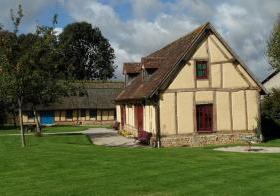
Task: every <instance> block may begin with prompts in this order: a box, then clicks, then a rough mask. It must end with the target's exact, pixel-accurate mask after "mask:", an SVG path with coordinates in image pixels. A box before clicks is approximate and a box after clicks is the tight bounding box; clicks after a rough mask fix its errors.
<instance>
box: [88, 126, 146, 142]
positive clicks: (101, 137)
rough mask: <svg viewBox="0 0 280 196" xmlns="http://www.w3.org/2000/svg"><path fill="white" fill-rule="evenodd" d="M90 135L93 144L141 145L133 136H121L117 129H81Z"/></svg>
mask: <svg viewBox="0 0 280 196" xmlns="http://www.w3.org/2000/svg"><path fill="white" fill-rule="evenodd" d="M83 133H84V134H87V135H89V136H90V138H91V140H92V142H93V144H95V145H103V146H114V147H142V146H141V145H139V144H137V141H136V140H135V139H133V138H127V137H124V136H121V135H119V134H118V133H117V131H115V130H113V129H106V128H90V129H88V130H86V131H83Z"/></svg>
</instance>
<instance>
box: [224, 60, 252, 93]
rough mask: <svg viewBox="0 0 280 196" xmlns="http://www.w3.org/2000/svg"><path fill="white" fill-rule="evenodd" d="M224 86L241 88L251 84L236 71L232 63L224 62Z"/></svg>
mask: <svg viewBox="0 0 280 196" xmlns="http://www.w3.org/2000/svg"><path fill="white" fill-rule="evenodd" d="M223 87H224V88H240V87H249V84H248V83H247V82H246V81H245V80H244V79H243V78H242V76H241V75H240V74H239V73H238V72H237V71H236V69H235V67H234V65H233V64H232V63H225V64H223Z"/></svg>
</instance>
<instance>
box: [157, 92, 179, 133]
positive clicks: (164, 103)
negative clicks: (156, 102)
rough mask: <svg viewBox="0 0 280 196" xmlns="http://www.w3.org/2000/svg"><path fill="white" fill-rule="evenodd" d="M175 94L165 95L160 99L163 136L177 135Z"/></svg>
mask: <svg viewBox="0 0 280 196" xmlns="http://www.w3.org/2000/svg"><path fill="white" fill-rule="evenodd" d="M174 108H175V94H174V93H164V94H162V96H161V99H160V128H161V134H162V135H170V134H175V133H176V130H175V109H174Z"/></svg>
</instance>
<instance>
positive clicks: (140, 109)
mask: <svg viewBox="0 0 280 196" xmlns="http://www.w3.org/2000/svg"><path fill="white" fill-rule="evenodd" d="M135 109H136V119H135V120H136V121H135V123H136V127H137V129H138V135H139V132H141V131H143V106H136V108H135Z"/></svg>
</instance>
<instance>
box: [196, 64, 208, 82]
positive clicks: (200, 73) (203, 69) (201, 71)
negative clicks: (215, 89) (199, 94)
mask: <svg viewBox="0 0 280 196" xmlns="http://www.w3.org/2000/svg"><path fill="white" fill-rule="evenodd" d="M207 65H208V63H207V61H196V78H197V79H207V78H208V68H207Z"/></svg>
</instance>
